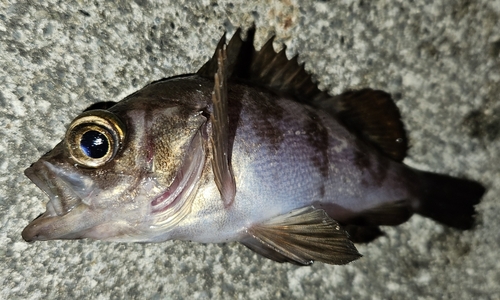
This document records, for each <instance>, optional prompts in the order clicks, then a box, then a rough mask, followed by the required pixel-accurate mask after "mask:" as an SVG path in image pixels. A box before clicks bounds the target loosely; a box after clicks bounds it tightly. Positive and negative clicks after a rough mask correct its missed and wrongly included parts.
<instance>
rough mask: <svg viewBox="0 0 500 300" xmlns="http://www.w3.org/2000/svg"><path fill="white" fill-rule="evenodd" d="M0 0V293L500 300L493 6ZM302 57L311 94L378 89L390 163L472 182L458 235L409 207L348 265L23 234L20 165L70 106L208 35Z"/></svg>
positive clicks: (132, 85)
mask: <svg viewBox="0 0 500 300" xmlns="http://www.w3.org/2000/svg"><path fill="white" fill-rule="evenodd" d="M117 2H118V3H117V4H115V3H113V1H104V0H96V1H91V2H85V1H29V2H28V1H21V0H19V1H17V0H12V1H8V0H3V1H0V128H1V130H0V174H1V176H0V224H1V225H0V226H1V227H0V260H1V263H0V266H1V267H0V274H1V275H0V286H1V290H0V298H2V299H67V298H79V299H80V298H89V299H90V298H92V299H186V298H199V299H205V298H223V299H236V298H239V299H245V298H253V299H275V298H297V299H408V298H413V299H500V296H499V295H500V286H499V284H498V283H499V282H500V260H499V259H498V253H499V252H498V249H499V248H500V202H499V199H498V195H499V192H500V155H499V151H500V117H499V116H500V101H499V95H500V54H499V53H500V21H499V20H500V1H498V0H496V1H488V0H482V1H463V0H441V1H423V0H415V1H389V0H385V1H384V0H379V1H349V0H344V1H331V2H323V1H321V2H320V1H291V0H288V1H271V0H268V1H252V2H250V1H218V2H215V1H212V2H211V1H208V0H200V1H178V2H176V1H172V2H171V3H165V1H147V0H136V1H129V2H128V1H117ZM253 22H254V23H255V24H256V26H257V28H258V31H257V44H258V46H261V45H262V44H263V43H264V41H265V40H266V39H267V38H269V37H270V36H271V35H272V34H276V35H277V40H276V44H275V45H276V47H281V46H280V45H282V43H285V44H286V45H287V46H288V52H287V53H288V54H289V55H294V54H296V53H300V55H301V56H300V57H301V59H302V61H304V62H306V68H307V69H308V70H310V71H311V72H312V73H313V74H315V76H316V77H315V78H316V79H317V80H318V81H319V82H320V86H321V87H322V88H323V89H328V90H329V91H331V92H332V93H338V92H341V91H343V90H345V89H347V88H359V87H366V86H369V87H373V88H377V89H383V90H386V91H389V92H390V93H392V94H393V95H394V96H395V98H396V100H397V105H398V106H399V107H400V108H401V111H402V114H403V119H404V121H405V123H406V127H407V129H408V132H409V136H410V138H411V146H412V147H411V149H410V152H409V156H408V158H407V159H406V160H405V162H406V163H408V164H410V165H412V166H415V167H418V168H421V169H425V170H431V171H436V172H442V173H446V174H452V175H459V176H465V177H468V178H472V179H475V180H478V181H480V182H482V183H483V184H484V185H485V186H486V187H487V188H488V189H489V191H488V193H487V194H486V196H485V197H484V200H483V202H482V203H481V204H480V205H479V207H478V211H479V225H478V226H477V228H476V229H475V230H473V231H468V232H465V233H460V232H457V231H454V230H451V229H447V228H444V227H443V226H440V225H437V224H436V223H433V222H432V221H429V220H426V219H423V218H420V217H413V218H412V219H411V221H410V222H408V223H406V224H404V225H402V226H400V227H398V228H395V229H393V228H387V229H386V232H387V236H386V237H383V238H380V239H378V240H377V241H376V242H374V243H371V244H369V245H361V246H359V247H358V249H359V250H360V251H361V252H362V253H363V254H364V257H363V258H362V259H360V260H358V261H356V262H354V263H351V264H349V265H347V266H330V265H325V264H321V263H316V264H314V265H313V266H312V267H296V266H292V265H289V264H278V263H274V262H272V261H269V260H266V259H264V258H262V257H259V256H257V255H255V254H253V253H252V252H251V251H249V250H247V249H246V248H244V247H243V246H240V245H238V244H235V243H233V244H227V245H201V244H194V243H188V242H167V243H162V244H117V243H105V242H98V241H88V240H82V241H53V242H40V243H34V244H27V243H25V242H24V241H23V240H22V239H21V230H22V229H23V227H24V226H26V225H27V224H28V222H29V221H31V220H32V219H33V218H34V217H36V216H37V215H38V214H39V213H40V212H42V211H43V210H44V205H45V202H46V201H47V198H46V196H45V195H44V194H43V193H42V192H41V191H40V190H38V189H37V188H36V187H35V185H34V184H32V183H30V182H29V180H28V179H27V178H26V177H25V176H24V175H23V173H22V172H23V170H24V169H25V168H26V167H27V166H29V165H30V163H32V162H34V161H35V160H37V159H38V158H39V156H40V155H42V154H43V153H45V152H46V151H48V150H49V149H51V148H52V147H53V146H54V145H55V144H56V143H57V142H58V141H59V140H60V139H61V138H62V136H63V135H64V132H65V128H66V126H67V125H68V124H69V122H70V121H71V120H72V119H73V118H74V117H75V116H76V115H78V113H79V112H80V111H81V110H82V109H84V108H86V107H87V106H89V105H90V104H91V103H94V102H98V101H112V100H115V101H116V100H119V99H121V98H123V97H124V96H126V95H128V94H129V93H131V92H133V91H135V90H137V89H139V88H141V87H142V86H144V85H146V84H147V83H148V82H150V81H153V80H157V79H160V78H164V77H169V76H173V75H177V74H182V73H190V72H195V71H196V70H197V69H198V68H199V67H200V66H201V65H202V64H203V63H204V62H205V61H206V60H207V59H208V58H209V56H211V54H212V51H213V49H214V47H215V44H216V42H217V41H218V39H219V38H220V36H221V34H222V32H223V31H228V34H229V35H232V34H233V33H234V31H235V29H236V28H237V27H238V26H242V27H245V28H247V27H248V26H250V25H251V24H252V23H253Z"/></svg>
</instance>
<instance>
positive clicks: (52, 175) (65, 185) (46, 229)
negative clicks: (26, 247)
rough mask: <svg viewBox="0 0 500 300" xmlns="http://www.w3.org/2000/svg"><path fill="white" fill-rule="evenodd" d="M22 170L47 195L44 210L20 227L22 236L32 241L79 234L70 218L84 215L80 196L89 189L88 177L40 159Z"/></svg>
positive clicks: (72, 237) (73, 220) (74, 219)
mask: <svg viewBox="0 0 500 300" xmlns="http://www.w3.org/2000/svg"><path fill="white" fill-rule="evenodd" d="M24 174H25V175H26V176H27V177H28V178H29V179H30V180H31V181H32V182H33V183H34V184H35V185H36V186H37V187H38V188H39V189H41V190H42V191H43V192H44V193H45V194H46V195H47V196H48V197H49V202H48V203H47V205H46V211H45V212H44V213H42V214H41V215H39V216H38V217H37V218H35V219H34V220H33V221H31V223H30V224H29V225H28V226H26V228H24V230H23V232H22V237H23V239H24V240H25V241H27V242H34V241H43V240H52V239H75V238H80V237H79V236H78V235H77V234H76V233H75V230H74V223H72V222H78V221H79V220H77V219H81V218H83V215H87V214H86V213H84V214H82V211H84V210H88V206H87V205H86V204H85V203H84V202H83V201H82V199H83V196H85V195H86V194H87V193H86V191H89V190H92V189H90V188H89V185H91V183H89V180H88V179H87V178H85V177H81V176H77V175H75V174H72V173H71V172H68V171H65V170H63V169H61V168H58V167H56V166H54V165H53V164H51V163H49V162H47V161H42V160H40V161H38V162H36V163H34V164H33V165H32V166H31V167H29V168H27V169H26V170H25V171H24ZM77 191H79V192H77ZM63 199H64V201H63ZM77 216H78V217H77ZM81 223H82V224H88V222H81ZM70 225H71V226H70ZM69 230H71V232H69Z"/></svg>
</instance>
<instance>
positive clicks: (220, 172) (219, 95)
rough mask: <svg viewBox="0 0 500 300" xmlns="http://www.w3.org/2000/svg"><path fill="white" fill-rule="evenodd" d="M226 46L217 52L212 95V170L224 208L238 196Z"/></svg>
mask: <svg viewBox="0 0 500 300" xmlns="http://www.w3.org/2000/svg"><path fill="white" fill-rule="evenodd" d="M226 68H227V67H226V46H225V45H222V46H221V47H220V49H218V50H217V72H216V73H215V75H214V81H215V83H214V91H213V93H212V103H213V113H212V115H211V118H210V120H211V122H212V137H211V140H212V149H213V159H212V168H213V171H214V177H215V183H216V184H217V188H218V189H219V192H220V194H221V197H222V200H223V201H224V206H225V207H228V206H230V205H231V204H232V203H233V201H234V196H235V195H236V182H235V180H234V175H233V170H232V167H231V152H230V149H229V137H228V130H229V128H228V127H229V118H228V115H227V114H228V111H227V73H226Z"/></svg>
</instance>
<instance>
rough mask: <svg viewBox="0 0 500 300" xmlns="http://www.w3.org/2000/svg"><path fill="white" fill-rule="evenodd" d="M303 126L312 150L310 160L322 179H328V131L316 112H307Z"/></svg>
mask: <svg viewBox="0 0 500 300" xmlns="http://www.w3.org/2000/svg"><path fill="white" fill-rule="evenodd" d="M308 116H309V119H308V120H307V123H306V124H305V131H306V133H307V141H308V142H309V144H310V145H311V146H312V148H313V153H312V157H311V160H312V162H313V164H314V166H316V167H317V168H318V169H319V171H320V173H321V175H322V176H323V177H328V171H329V164H330V160H329V158H328V146H329V144H328V131H327V130H326V128H325V126H324V125H323V122H322V121H321V119H320V117H319V116H318V114H316V112H314V111H309V112H308Z"/></svg>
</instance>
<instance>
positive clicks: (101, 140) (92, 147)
mask: <svg viewBox="0 0 500 300" xmlns="http://www.w3.org/2000/svg"><path fill="white" fill-rule="evenodd" d="M124 137H125V126H124V125H123V123H122V122H121V121H120V119H118V117H116V116H115V115H114V114H113V113H111V112H109V111H106V110H99V109H96V110H90V111H87V112H84V113H83V114H81V115H80V116H78V117H77V118H76V119H75V120H74V121H73V122H72V123H71V125H70V126H69V128H68V131H67V132H66V138H65V143H66V148H67V150H68V152H69V156H70V158H71V159H72V160H74V161H75V162H76V163H77V164H79V165H81V166H83V167H89V168H97V167H100V166H102V165H104V164H106V163H107V162H109V161H111V160H112V159H113V158H114V156H115V155H116V153H117V152H118V150H119V149H120V148H121V146H122V144H123V140H124Z"/></svg>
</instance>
